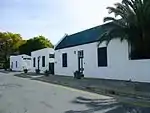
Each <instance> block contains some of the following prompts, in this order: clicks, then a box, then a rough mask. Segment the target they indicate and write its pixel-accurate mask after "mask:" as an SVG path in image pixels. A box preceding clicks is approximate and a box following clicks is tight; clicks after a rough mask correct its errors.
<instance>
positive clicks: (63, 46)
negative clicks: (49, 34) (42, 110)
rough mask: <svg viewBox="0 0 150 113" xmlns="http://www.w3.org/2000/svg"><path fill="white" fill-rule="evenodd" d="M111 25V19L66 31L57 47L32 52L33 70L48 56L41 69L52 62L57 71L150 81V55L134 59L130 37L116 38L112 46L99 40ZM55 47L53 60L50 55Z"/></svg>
mask: <svg viewBox="0 0 150 113" xmlns="http://www.w3.org/2000/svg"><path fill="white" fill-rule="evenodd" d="M108 27H110V24H109V23H108V24H104V25H100V26H96V27H94V28H90V29H87V30H84V31H81V32H78V33H75V34H72V35H66V36H65V37H63V38H62V39H61V40H60V41H59V43H58V44H57V45H56V46H55V48H54V49H55V50H54V51H53V50H52V49H51V50H50V51H47V52H44V51H45V49H42V50H38V51H35V52H32V54H31V70H35V68H37V65H34V62H36V64H37V59H38V57H39V56H40V58H43V57H42V56H45V60H44V61H45V67H43V66H42V65H40V69H41V70H44V69H49V67H50V65H49V64H50V62H52V63H53V64H54V73H55V75H66V76H74V72H75V71H77V70H80V71H82V72H83V73H84V76H85V77H92V78H104V79H117V80H132V81H139V82H150V59H141V60H140V59H138V60H135V59H134V60H133V59H131V58H130V57H129V53H130V47H129V45H128V43H127V42H126V41H123V42H120V40H117V39H116V40H112V41H111V42H110V43H109V45H108V46H106V44H105V42H104V43H102V44H100V45H99V44H98V39H99V38H100V36H101V35H102V34H103V33H104V32H105V30H106V28H108ZM51 51H52V53H53V55H52V56H53V57H52V60H50V59H49V58H50V56H51V55H50V54H51V53H50V52H51ZM36 52H37V53H36ZM38 52H39V53H38ZM41 63H42V60H41ZM33 67H34V68H33Z"/></svg>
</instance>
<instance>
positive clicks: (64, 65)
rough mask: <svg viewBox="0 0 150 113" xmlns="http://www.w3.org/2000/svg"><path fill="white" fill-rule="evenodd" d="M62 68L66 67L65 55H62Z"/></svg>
mask: <svg viewBox="0 0 150 113" xmlns="http://www.w3.org/2000/svg"><path fill="white" fill-rule="evenodd" d="M62 67H67V53H63V54H62Z"/></svg>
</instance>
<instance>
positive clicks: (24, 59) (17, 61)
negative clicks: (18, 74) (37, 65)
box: [10, 54, 31, 71]
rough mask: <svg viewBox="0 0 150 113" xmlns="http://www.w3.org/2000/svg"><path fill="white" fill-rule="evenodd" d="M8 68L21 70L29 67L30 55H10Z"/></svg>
mask: <svg viewBox="0 0 150 113" xmlns="http://www.w3.org/2000/svg"><path fill="white" fill-rule="evenodd" d="M10 69H12V70H13V71H23V70H24V69H28V70H30V69H31V56H28V55H25V54H22V55H16V56H10Z"/></svg>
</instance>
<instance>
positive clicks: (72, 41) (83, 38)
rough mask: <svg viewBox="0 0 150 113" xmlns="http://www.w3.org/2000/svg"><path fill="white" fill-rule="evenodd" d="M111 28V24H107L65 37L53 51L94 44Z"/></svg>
mask: <svg viewBox="0 0 150 113" xmlns="http://www.w3.org/2000/svg"><path fill="white" fill-rule="evenodd" d="M111 26H112V24H111V23H107V24H103V25H100V26H96V27H93V28H90V29H87V30H84V31H81V32H78V33H75V34H72V35H67V36H66V37H65V38H64V39H63V40H62V41H61V42H60V43H59V44H58V45H57V46H56V47H55V50H57V49H63V48H68V47H73V46H77V45H82V44H87V43H92V42H96V41H98V39H99V38H100V36H101V35H102V34H103V33H104V32H105V31H106V29H108V28H110V27H111Z"/></svg>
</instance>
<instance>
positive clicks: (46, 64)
mask: <svg viewBox="0 0 150 113" xmlns="http://www.w3.org/2000/svg"><path fill="white" fill-rule="evenodd" d="M31 57H32V71H33V72H35V70H36V69H39V70H40V73H44V72H45V71H46V70H47V71H50V72H51V73H52V74H54V57H55V55H54V49H53V48H44V49H40V50H37V51H33V52H31Z"/></svg>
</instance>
